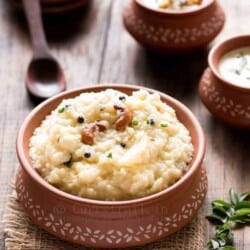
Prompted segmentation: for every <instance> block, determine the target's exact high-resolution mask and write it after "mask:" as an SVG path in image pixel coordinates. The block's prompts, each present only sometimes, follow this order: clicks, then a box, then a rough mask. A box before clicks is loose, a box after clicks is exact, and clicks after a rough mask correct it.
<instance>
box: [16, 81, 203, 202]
mask: <svg viewBox="0 0 250 250" xmlns="http://www.w3.org/2000/svg"><path fill="white" fill-rule="evenodd" d="M105 88H114V89H117V88H120V90H121V91H122V90H132V91H134V90H138V89H145V90H147V91H149V92H151V93H152V92H155V93H158V94H160V95H161V96H162V97H164V98H166V100H168V101H169V102H170V103H171V104H173V105H175V106H177V107H178V109H179V110H180V111H181V113H185V114H186V115H187V116H188V118H189V119H190V121H191V122H192V124H193V126H194V128H195V131H196V133H197V137H198V139H197V140H198V145H199V147H198V148H197V155H196V157H195V158H194V159H193V162H192V165H191V166H190V168H189V170H188V171H187V172H186V173H185V175H184V176H183V177H182V178H181V179H180V180H178V181H177V182H176V183H175V184H173V185H172V186H170V187H168V188H167V189H164V190H162V191H160V192H157V193H155V194H152V195H149V196H146V197H142V198H137V199H133V200H125V201H100V200H93V199H88V198H82V197H77V196H75V195H72V194H69V193H66V192H63V191H61V190H59V189H58V188H56V187H54V186H52V185H51V184H49V183H48V182H46V181H45V180H44V179H43V178H42V177H41V176H40V175H39V174H38V173H37V172H36V170H35V169H34V168H33V167H32V166H31V164H30V163H29V161H28V159H27V158H26V156H25V152H24V148H23V141H24V132H25V130H26V127H27V125H28V124H29V122H30V120H31V119H32V118H33V117H34V116H35V115H36V113H37V112H39V111H40V110H42V109H43V108H44V107H45V106H47V105H49V104H50V103H51V102H52V101H54V100H57V99H61V98H62V97H63V96H65V95H68V94H72V93H77V92H79V91H84V92H86V91H94V90H99V89H101V90H103V89H105ZM170 106H171V105H170ZM16 151H17V156H18V159H19V161H20V163H21V165H22V168H23V169H24V170H25V172H26V173H27V174H28V175H29V176H30V177H31V178H32V179H33V180H34V181H35V182H36V183H38V184H39V185H41V186H43V187H44V188H46V189H47V190H48V191H49V192H52V193H54V194H55V195H56V196H61V197H63V198H66V199H68V200H71V201H74V202H79V203H87V204H90V205H91V204H92V205H99V206H127V205H130V204H134V205H135V204H138V203H148V202H150V203H151V202H152V201H154V200H155V199H158V198H160V197H162V196H164V198H165V197H167V196H168V195H170V194H171V193H173V192H175V191H176V189H177V190H178V189H179V188H180V187H181V186H182V185H184V184H185V182H186V181H187V180H188V179H189V178H190V177H191V176H192V175H193V173H195V172H196V170H197V169H198V168H199V167H201V163H202V160H203V158H204V154H205V136H204V133H203V130H202V128H201V125H200V124H199V122H198V120H197V119H196V117H195V116H194V114H193V113H192V112H191V111H190V110H189V109H188V108H187V107H186V106H184V105H183V104H182V103H180V102H179V101H177V100H176V99H174V98H172V97H170V96H168V95H166V94H163V93H161V92H159V91H157V90H153V89H149V88H145V87H142V86H136V85H132V86H130V85H124V84H103V85H95V86H91V87H86V88H77V89H73V90H69V91H65V92H63V93H61V94H59V95H56V96H55V97H52V98H50V99H48V100H46V101H44V102H43V103H41V104H40V105H38V106H37V107H36V108H34V109H33V110H32V111H31V112H30V113H29V115H28V116H27V117H26V118H25V120H24V122H23V123H22V126H21V127H20V129H19V131H18V135H17V141H16Z"/></svg>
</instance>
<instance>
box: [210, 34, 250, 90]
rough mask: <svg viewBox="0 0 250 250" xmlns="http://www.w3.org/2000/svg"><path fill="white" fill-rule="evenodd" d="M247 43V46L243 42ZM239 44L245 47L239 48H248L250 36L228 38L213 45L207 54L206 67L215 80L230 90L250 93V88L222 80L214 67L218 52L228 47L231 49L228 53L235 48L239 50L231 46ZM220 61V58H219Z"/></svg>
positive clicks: (216, 67)
mask: <svg viewBox="0 0 250 250" xmlns="http://www.w3.org/2000/svg"><path fill="white" fill-rule="evenodd" d="M247 40H248V41H249V44H248V45H247V44H245V42H244V41H247ZM236 41H237V42H240V41H242V43H243V44H245V45H242V46H240V47H244V46H250V35H239V36H233V37H231V38H228V39H226V40H224V41H222V42H220V43H218V44H217V45H215V46H214V47H213V48H212V49H211V50H210V52H209V55H208V65H209V67H210V69H211V70H212V72H213V74H214V75H215V77H216V78H218V80H220V82H221V83H223V84H224V85H226V86H229V87H230V88H233V89H234V90H238V91H241V92H250V87H249V88H248V87H242V86H239V85H236V84H234V83H233V82H231V81H229V80H226V79H224V78H223V77H222V76H221V74H220V72H219V70H218V65H216V62H215V57H216V56H217V54H218V53H220V50H221V49H222V48H223V47H225V46H228V45H231V46H232V47H233V48H232V49H230V50H228V51H226V53H227V52H229V51H231V50H233V49H237V48H240V47H239V46H235V45H233V44H234V43H235V42H236ZM219 59H220V58H219Z"/></svg>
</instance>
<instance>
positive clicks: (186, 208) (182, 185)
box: [16, 85, 207, 248]
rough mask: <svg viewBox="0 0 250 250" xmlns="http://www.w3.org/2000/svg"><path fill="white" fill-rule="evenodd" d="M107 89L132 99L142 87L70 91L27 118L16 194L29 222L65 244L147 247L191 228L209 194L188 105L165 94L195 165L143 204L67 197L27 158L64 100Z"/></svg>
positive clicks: (201, 146) (199, 135) (200, 140)
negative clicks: (36, 137) (185, 130)
mask: <svg viewBox="0 0 250 250" xmlns="http://www.w3.org/2000/svg"><path fill="white" fill-rule="evenodd" d="M107 88H113V89H117V90H120V91H122V92H124V93H126V94H131V92H132V91H135V90H138V89H140V88H141V87H139V86H128V85H97V86H93V87H88V88H82V89H76V90H71V91H67V92H64V93H62V94H60V95H58V96H56V97H54V98H52V99H49V100H47V101H45V102H43V103H42V104H40V105H39V106H37V107H36V108H35V109H34V110H33V111H32V112H31V113H30V114H29V115H28V117H27V118H26V119H25V121H24V122H23V124H22V126H21V128H20V130H19V133H18V136H17V155H18V158H19V161H20V165H21V167H20V168H19V171H18V174H17V177H16V190H17V194H18V198H19V201H20V203H21V204H22V206H23V208H24V210H25V211H26V213H27V214H28V215H29V216H30V218H31V219H32V220H33V221H34V222H35V223H36V224H37V225H39V226H40V227H42V228H43V229H44V230H46V231H48V232H49V233H51V234H54V235H55V236H57V237H59V238H61V239H63V240H66V241H70V242H73V243H77V244H82V245H84V246H90V247H95V248H100V247H102V248H117V247H132V246H139V245H144V244H146V243H150V242H152V241H155V240H158V239H161V238H163V237H166V236H168V235H170V234H172V233H174V232H175V231H177V230H179V229H180V228H182V227H183V226H184V225H186V224H187V223H188V222H189V221H190V220H191V219H192V218H193V217H194V216H195V215H196V213H197V210H198V209H199V207H200V206H201V205H202V202H203V200H204V198H205V195H206V192H207V176H206V172H205V169H204V168H203V167H202V161H203V157H204V153H205V139H204V134H203V131H202V128H201V126H200V124H199V122H198V121H197V119H196V118H195V116H194V115H193V114H192V113H191V111H189V110H188V109H187V108H186V107H185V106H184V105H183V104H181V103H180V102H178V101H177V100H175V99H173V98H172V97H170V96H167V95H165V94H162V93H160V95H161V98H162V100H163V101H164V102H166V103H167V104H169V105H170V106H172V107H173V108H174V109H175V110H176V113H177V116H178V118H179V120H180V121H181V122H182V123H183V124H184V125H185V126H186V127H187V128H188V129H189V131H190V134H191V137H192V142H193V145H194V155H193V160H192V162H191V163H190V165H189V168H188V171H187V172H186V174H185V175H184V176H183V177H182V178H181V179H180V180H179V181H177V182H176V183H175V184H174V185H172V186H171V187H169V188H167V189H166V190H163V191H161V192H158V193H156V194H153V195H150V196H147V197H144V198H139V199H134V200H128V201H97V200H91V199H85V198H80V197H77V196H74V195H71V194H68V193H65V192H63V191H60V190H59V189H57V188H55V187H54V186H52V185H50V184H49V183H47V182H46V181H45V180H44V179H43V178H42V177H41V176H40V175H39V174H38V173H37V172H36V171H35V169H34V168H33V167H32V164H31V159H30V157H29V153H28V151H29V140H30V137H31V135H32V133H33V131H34V129H35V128H36V127H38V126H39V125H40V123H41V121H42V120H43V119H44V118H45V116H46V115H48V114H49V113H50V112H51V111H52V110H53V109H55V108H56V107H57V105H58V104H59V103H60V102H61V101H62V99H64V98H71V97H75V96H77V95H79V94H80V93H82V92H90V91H95V92H98V91H102V90H105V89H107ZM148 90H149V91H150V92H156V91H154V90H151V89H148Z"/></svg>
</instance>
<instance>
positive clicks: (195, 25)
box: [123, 0, 225, 53]
mask: <svg viewBox="0 0 250 250" xmlns="http://www.w3.org/2000/svg"><path fill="white" fill-rule="evenodd" d="M123 20H124V25H125V27H126V29H127V30H128V32H129V33H130V34H131V35H132V36H133V37H134V38H135V39H136V40H137V41H138V42H139V43H140V44H142V45H143V46H144V47H146V48H149V49H151V50H155V51H158V52H163V53H173V52H178V53H181V52H185V51H192V50H195V49H199V48H202V47H204V46H206V45H207V44H208V43H210V42H211V41H212V40H213V39H214V38H215V37H216V36H217V35H218V33H219V32H220V31H221V29H222V27H223V25H224V22H225V15H224V11H223V10H222V8H221V6H220V5H219V3H218V2H217V0H204V1H203V3H202V4H201V6H199V7H197V8H195V9H185V10H169V9H164V10H162V9H160V8H152V7H150V6H147V4H145V1H143V0H130V1H129V4H128V6H127V7H126V8H125V9H124V13H123Z"/></svg>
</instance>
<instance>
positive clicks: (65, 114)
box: [30, 89, 193, 200]
mask: <svg viewBox="0 0 250 250" xmlns="http://www.w3.org/2000/svg"><path fill="white" fill-rule="evenodd" d="M115 107H119V108H120V109H117V108H115ZM122 109H125V110H129V112H131V114H132V120H131V121H130V122H129V124H128V125H127V126H126V127H125V128H124V129H123V130H119V131H118V130H117V129H116V127H115V125H116V122H117V120H118V119H119V117H121V116H122V115H123V112H122V111H121V110H122ZM97 123H98V124H101V126H102V127H104V128H105V130H101V129H100V130H99V129H96V130H95V131H94V132H93V133H92V135H94V138H93V141H92V143H86V142H85V141H84V142H83V139H82V131H84V130H86V129H89V128H91V126H94V125H95V124H97ZM192 154H193V145H192V142H191V137H190V135H189V131H188V130H187V129H186V128H185V127H184V125H183V124H182V123H180V122H179V121H178V119H177V117H176V114H175V111H174V110H173V109H172V108H171V107H169V106H168V105H166V104H165V103H163V102H162V101H161V99H160V96H159V95H158V94H150V93H148V92H147V91H145V90H139V91H135V92H133V93H132V95H131V96H128V95H126V94H124V93H122V92H119V91H116V90H113V89H107V90H105V91H102V92H97V93H94V92H89V93H82V94H81V95H79V96H77V97H75V98H72V99H65V100H63V101H62V103H61V104H60V105H59V106H58V107H57V108H56V109H55V110H53V111H52V112H51V114H49V115H48V116H47V117H46V118H45V119H44V120H43V121H42V123H41V125H40V127H38V128H36V129H35V131H34V134H33V135H32V137H31V139H30V156H31V159H32V162H33V165H34V167H35V169H36V170H37V171H38V172H39V173H40V175H41V176H42V177H43V178H44V179H45V180H46V181H48V182H49V183H51V184H52V185H54V186H56V187H57V188H59V189H61V190H63V191H65V192H68V193H71V194H74V195H77V196H80V197H85V198H90V199H97V200H128V199H135V198H139V197H144V196H147V195H150V194H153V193H156V192H158V191H161V190H163V189H165V188H167V187H168V186H170V185H172V184H173V183H175V182H176V181H177V180H178V179H180V178H181V177H182V176H183V175H184V173H185V171H186V169H187V165H188V163H189V162H190V161H191V159H192Z"/></svg>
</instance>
